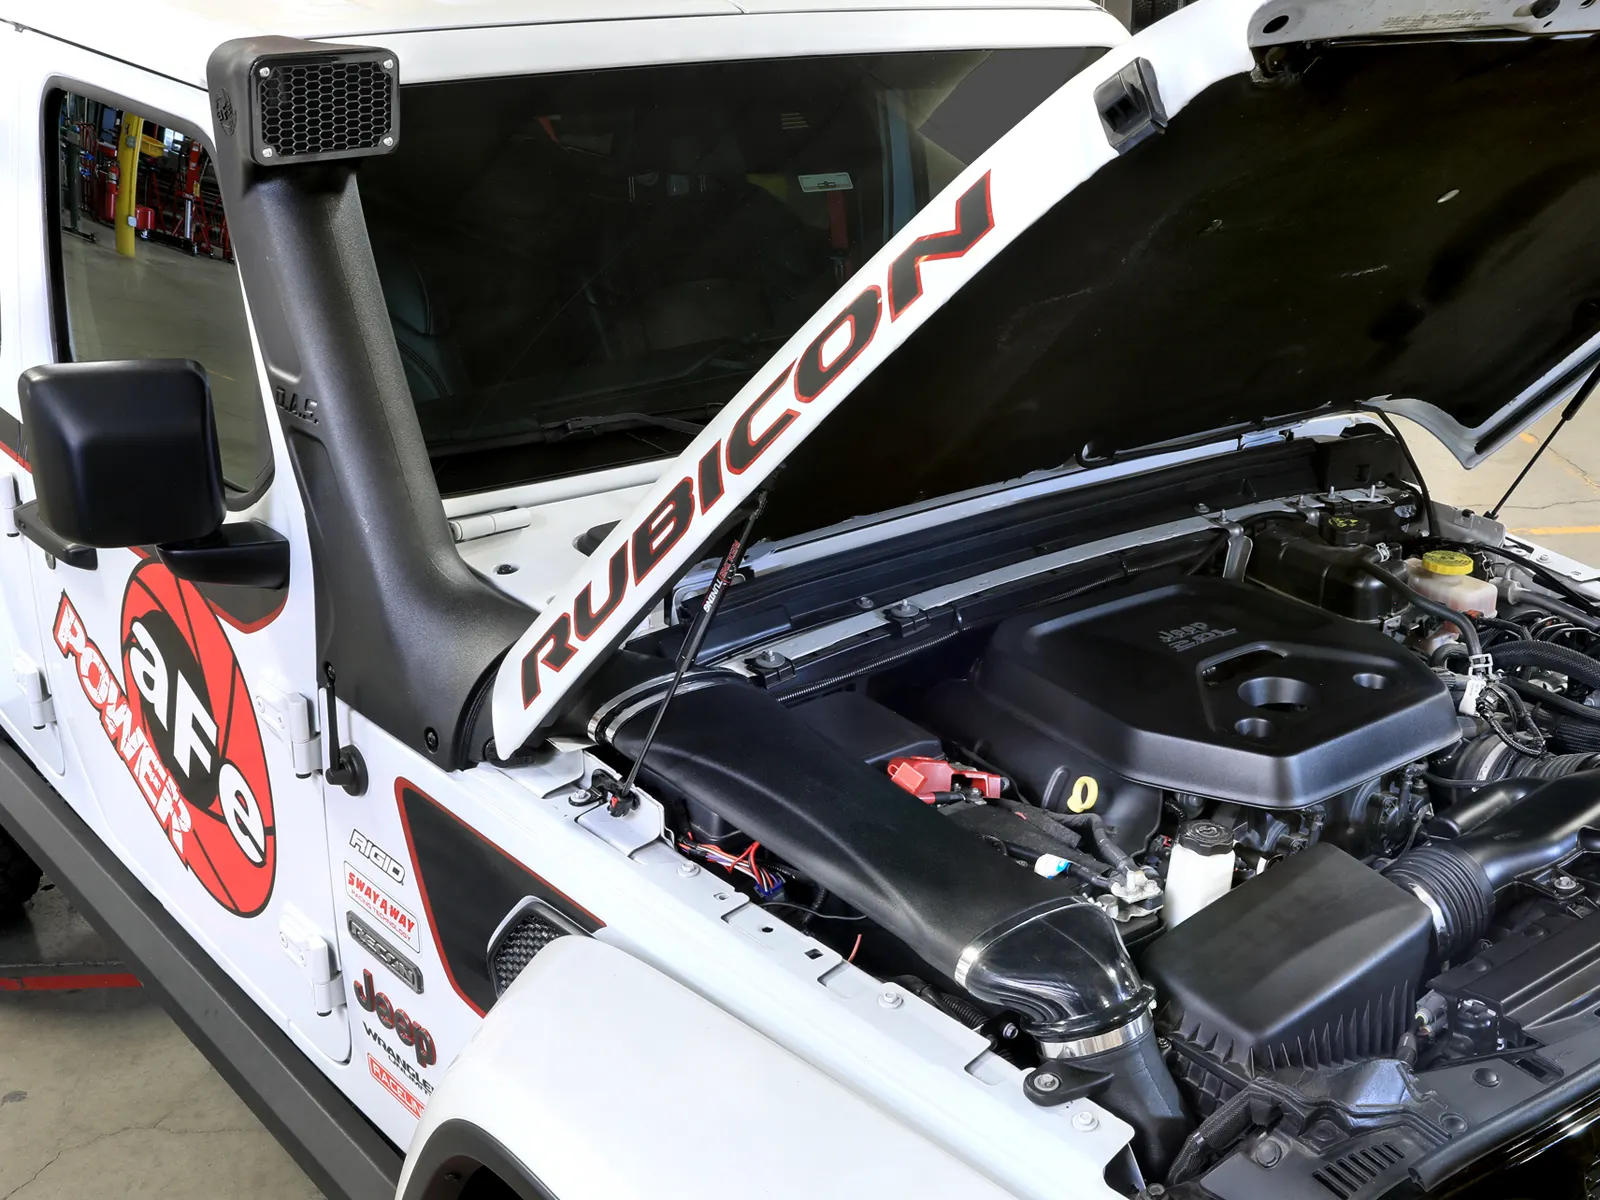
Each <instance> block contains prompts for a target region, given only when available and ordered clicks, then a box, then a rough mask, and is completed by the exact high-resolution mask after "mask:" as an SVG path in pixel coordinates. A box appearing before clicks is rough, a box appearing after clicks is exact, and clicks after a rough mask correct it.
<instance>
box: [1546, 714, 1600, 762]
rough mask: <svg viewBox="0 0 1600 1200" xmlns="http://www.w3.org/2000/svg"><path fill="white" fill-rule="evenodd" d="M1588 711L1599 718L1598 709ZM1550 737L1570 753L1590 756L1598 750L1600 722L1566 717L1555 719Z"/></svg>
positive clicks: (1584, 718) (1599, 744)
mask: <svg viewBox="0 0 1600 1200" xmlns="http://www.w3.org/2000/svg"><path fill="white" fill-rule="evenodd" d="M1590 711H1591V712H1593V713H1594V714H1595V716H1596V717H1597V718H1600V709H1591V710H1590ZM1550 737H1551V739H1552V740H1553V741H1555V742H1556V743H1557V744H1558V745H1560V746H1561V747H1562V748H1564V749H1566V750H1568V751H1570V752H1574V753H1589V754H1592V753H1594V752H1595V751H1597V750H1600V720H1593V721H1591V720H1589V719H1588V718H1586V717H1573V716H1566V715H1563V716H1560V717H1557V718H1556V723H1555V726H1554V727H1553V728H1552V729H1551V730H1550Z"/></svg>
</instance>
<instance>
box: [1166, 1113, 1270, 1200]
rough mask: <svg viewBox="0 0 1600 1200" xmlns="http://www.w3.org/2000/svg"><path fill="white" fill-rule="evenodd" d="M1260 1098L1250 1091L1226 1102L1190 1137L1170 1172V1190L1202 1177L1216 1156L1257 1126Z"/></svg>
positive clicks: (1168, 1177)
mask: <svg viewBox="0 0 1600 1200" xmlns="http://www.w3.org/2000/svg"><path fill="white" fill-rule="evenodd" d="M1256 1099H1257V1097H1256V1096H1255V1095H1253V1094H1252V1093H1251V1092H1250V1091H1249V1090H1248V1089H1246V1090H1245V1091H1242V1092H1239V1093H1238V1094H1236V1095H1234V1096H1232V1097H1230V1098H1229V1099H1227V1100H1224V1101H1223V1102H1222V1103H1221V1104H1219V1105H1218V1106H1217V1108H1216V1110H1215V1111H1214V1112H1212V1114H1211V1115H1210V1116H1209V1117H1207V1118H1206V1119H1205V1120H1204V1121H1201V1122H1200V1126H1199V1128H1197V1129H1196V1130H1195V1131H1194V1132H1193V1133H1191V1134H1190V1135H1189V1139H1188V1141H1186V1142H1185V1143H1184V1144H1183V1149H1182V1150H1180V1151H1178V1157H1177V1158H1175V1159H1173V1160H1172V1167H1171V1169H1170V1170H1168V1171H1167V1186H1168V1187H1176V1186H1177V1185H1178V1184H1180V1183H1187V1182H1188V1181H1189V1180H1190V1179H1192V1178H1193V1177H1194V1176H1196V1175H1198V1174H1199V1173H1200V1170H1201V1168H1202V1167H1204V1166H1205V1165H1206V1164H1207V1163H1208V1162H1210V1161H1211V1158H1212V1156H1213V1155H1215V1154H1217V1153H1220V1152H1221V1151H1222V1150H1224V1149H1226V1148H1227V1147H1229V1146H1231V1145H1233V1143H1234V1142H1236V1141H1238V1140H1239V1138H1241V1137H1243V1136H1244V1134H1245V1133H1247V1132H1248V1131H1249V1130H1250V1128H1251V1127H1252V1126H1253V1125H1254V1124H1255V1119H1254V1117H1253V1116H1252V1115H1251V1111H1250V1110H1251V1108H1252V1106H1253V1105H1254V1103H1255V1101H1256Z"/></svg>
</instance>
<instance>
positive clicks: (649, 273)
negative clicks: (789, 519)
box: [361, 48, 1100, 494]
mask: <svg viewBox="0 0 1600 1200" xmlns="http://www.w3.org/2000/svg"><path fill="white" fill-rule="evenodd" d="M1099 54H1100V50H1099V49H1093V48H1091V49H1064V50H1063V49H1038V50H1003V51H981V50H974V51H941V52H928V53H914V54H893V55H873V56H852V57H838V58H814V59H791V60H776V61H774V60H767V61H757V62H734V63H710V64H696V65H684V66H671V67H656V68H639V69H628V70H613V71H598V72H597V71H589V72H581V73H576V74H571V75H550V76H540V77H534V78H519V79H503V80H486V81H473V82H458V83H446V84H425V85H413V86H409V87H407V88H406V89H405V98H404V108H405V115H406V126H405V130H404V133H403V136H402V138H401V144H400V147H399V149H398V150H397V151H396V152H395V153H394V154H393V155H389V156H386V157H381V158H376V159H372V160H370V161H369V162H368V163H367V164H366V165H365V166H364V167H363V170H362V175H361V196H362V204H363V208H364V210H365V212H366V218H367V225H368V229H369V232H370V234H371V239H372V243H373V252H374V254H375V256H376V258H377V263H378V271H379V277H380V279H381V280H382V284H383V289H384V295H385V299H386V301H387V304H388V309H389V315H390V320H391V322H392V324H393V327H394V332H395V339H396V342H397V343H398V345H399V348H400V353H401V359H402V361H403V363H404V365H405V369H406V377H407V380H408V382H409V383H410V386H411V392H412V397H413V400H414V401H415V403H416V407H417V414H418V417H419V419H420V421H421V424H422V429H423V433H424V435H425V437H426V439H427V442H428V447H429V452H430V455H431V456H432V458H433V464H434V471H435V475H436V477H437V479H438V481H439V486H440V489H441V491H443V492H445V493H447V494H450V493H461V492H471V491H481V490H484V489H488V488H494V487H502V486H506V485H510V484H515V483H522V482H528V481H532V480H537V479H545V478H551V477H555V476H559V475H567V474H573V473H577V472H582V471H590V470H596V469H600V468H604V467H610V466H620V465H624V464H627V463H633V462H638V461H641V460H644V459H649V458H658V457H662V456H665V455H674V454H677V453H678V452H679V451H680V450H681V449H682V448H683V447H684V446H686V445H687V444H688V442H689V440H690V439H691V438H692V437H693V434H694V431H695V429H696V428H697V427H698V426H699V425H700V424H701V423H703V422H704V421H706V420H707V419H709V418H710V416H711V415H712V414H714V413H715V412H716V410H717V409H718V408H719V407H720V406H721V405H722V404H723V403H725V402H726V401H727V400H728V399H729V398H731V397H732V396H733V394H734V393H735V392H736V391H738V389H739V387H740V386H741V385H742V384H743V383H744V382H745V380H746V379H747V378H748V377H749V376H750V374H751V373H752V372H754V371H755V369H756V368H757V367H759V366H760V365H761V364H762V363H763V362H764V361H765V360H766V359H767V357H768V356H769V355H770V354H771V353H772V352H773V351H774V350H775V349H776V348H777V347H778V346H779V345H780V344H782V342H783V341H784V340H785V339H787V338H788V337H789V336H790V334H792V333H793V332H794V330H795V329H797V328H798V327H799V326H800V324H801V323H802V322H804V321H805V319H806V318H807V317H809V316H810V315H811V313H812V312H813V311H814V310H815V309H816V308H817V307H818V306H819V305H820V304H821V303H822V302H823V301H824V300H826V299H827V298H828V296H829V295H831V294H832V293H833V292H834V291H835V290H836V289H837V288H838V287H839V285H840V284H841V283H843V282H844V281H845V280H846V279H847V278H849V276H850V275H851V274H852V273H854V271H855V270H856V268H857V267H859V266H860V265H861V264H862V263H863V262H865V261H866V260H867V259H868V258H870V257H871V256H872V254H873V253H874V252H876V251H877V249H878V248H879V247H880V246H881V245H882V244H883V243H884V241H885V240H886V239H887V238H889V237H890V236H892V235H893V234H894V233H895V231H897V230H898V229H900V227H901V226H903V225H904V224H905V223H906V222H907V221H908V220H909V219H910V218H911V217H912V216H913V215H914V214H915V213H916V211H917V210H918V209H919V208H921V207H922V205H923V204H925V203H926V202H927V201H928V200H929V199H930V198H931V197H932V196H934V195H936V194H937V193H938V192H939V191H940V189H941V188H943V187H944V186H945V184H946V183H948V182H949V181H950V180H951V179H952V178H954V177H955V175H956V174H957V173H958V172H960V171H961V170H962V168H963V167H965V166H966V164H967V163H968V162H970V161H971V160H972V159H974V158H975V157H977V156H978V155H979V154H981V153H982V152H983V151H984V150H986V149H988V147H989V146H990V145H992V144H993V143H994V142H995V141H996V140H997V139H998V138H999V137H1000V136H1001V135H1002V134H1004V133H1005V132H1006V131H1007V130H1008V129H1010V128H1011V126H1012V125H1013V124H1015V123H1016V122H1017V120H1019V119H1020V118H1021V117H1023V116H1025V115H1026V114H1027V113H1028V112H1029V111H1031V110H1032V109H1033V108H1034V107H1035V106H1036V105H1038V103H1039V102H1040V101H1042V100H1043V99H1045V98H1046V97H1047V96H1049V95H1050V94H1051V93H1052V92H1053V91H1055V90H1056V89H1057V88H1058V87H1059V86H1060V85H1061V84H1062V83H1063V82H1065V81H1066V80H1067V79H1068V78H1070V77H1071V76H1072V75H1074V74H1075V73H1077V71H1079V70H1080V69H1081V68H1082V67H1083V66H1085V65H1086V64H1087V63H1088V62H1090V61H1092V60H1093V59H1094V58H1095V57H1097V56H1098V55H1099Z"/></svg>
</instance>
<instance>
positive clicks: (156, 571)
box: [54, 560, 277, 917]
mask: <svg viewBox="0 0 1600 1200" xmlns="http://www.w3.org/2000/svg"><path fill="white" fill-rule="evenodd" d="M121 625H122V630H121V635H122V646H121V650H122V653H121V658H122V665H123V673H122V679H121V680H119V679H118V677H117V672H116V671H115V670H114V669H113V668H112V667H111V665H110V663H109V662H108V661H107V660H106V658H105V656H104V655H103V654H102V653H101V651H100V648H99V646H97V645H96V644H95V642H94V641H93V639H91V638H90V637H89V634H88V630H87V629H86V628H85V626H84V622H83V618H82V617H81V616H79V615H78V610H77V609H76V608H75V607H74V606H73V603H72V601H71V600H70V599H69V598H68V596H67V594H66V593H65V592H62V593H61V603H60V605H59V607H58V608H57V610H56V620H55V630H54V638H55V643H56V648H57V649H58V650H60V652H61V654H62V656H63V657H64V658H70V659H72V660H73V662H74V664H75V665H76V667H77V673H78V684H79V686H80V687H81V688H82V689H83V694H84V696H85V697H87V698H88V700H89V702H90V703H91V704H92V705H94V707H95V710H96V711H97V712H98V713H99V714H100V724H101V728H102V729H103V730H104V732H105V735H106V739H107V741H109V742H110V743H111V746H112V748H113V749H114V750H115V751H116V753H117V756H118V757H119V758H121V759H122V762H123V765H124V766H125V767H126V768H127V770H128V774H129V775H131V776H132V777H133V782H134V785H135V786H136V787H137V788H138V789H139V792H140V794H141V795H143V797H144V799H145V802H146V803H147V804H148V805H149V806H150V811H151V812H152V813H153V814H154V815H155V818H156V820H157V821H158V822H160V824H161V828H162V831H163V832H164V833H165V834H166V836H167V840H168V841H169V842H170V843H171V844H172V849H173V851H174V852H175V853H176V854H177V856H178V858H179V860H180V861H181V862H182V863H183V864H184V866H185V867H187V868H188V869H189V871H190V872H191V873H192V874H193V875H194V877H195V878H196V879H197V880H199V881H200V885H201V886H202V887H203V888H205V890H206V891H207V893H209V894H210V896H211V898H212V899H214V900H215V901H216V902H217V903H218V904H220V905H222V907H223V908H225V909H227V910H228V911H229V912H232V913H236V914H237V915H239V916H241V917H253V916H255V915H256V914H258V913H259V912H261V910H262V909H264V908H265V907H266V906H267V901H268V900H269V899H270V898H271V896H272V886H273V878H274V875H275V873H276V871H277V846H276V842H277V831H276V829H275V827H274V824H273V811H272V786H271V783H270V781H269V779H268V776H267V764H266V755H265V751H264V750H263V748H262V744H261V730H260V728H259V727H258V726H257V724H256V717H255V713H254V711H253V710H252V709H251V706H250V701H249V696H250V689H249V687H248V686H247V685H246V683H245V679H244V673H243V671H241V670H240V668H239V664H238V661H237V660H236V659H235V658H234V656H233V647H232V646H231V645H230V644H229V642H228V638H227V635H226V634H225V633H223V631H222V626H221V625H220V624H219V623H218V621H217V618H216V615H215V613H213V612H212V611H211V608H210V606H209V605H207V604H206V602H205V600H204V599H203V598H202V597H201V596H200V593H199V592H198V591H196V590H195V588H194V587H193V585H191V584H189V583H186V582H183V581H180V580H178V579H176V578H175V577H174V576H173V574H172V572H171V571H169V570H168V569H167V568H166V567H165V566H164V565H162V564H161V563H160V562H157V561H154V560H150V561H147V562H144V563H142V564H141V565H140V566H139V567H138V568H137V569H136V570H135V571H134V572H133V574H132V575H131V576H130V577H129V579H128V585H127V588H126V589H125V591H124V592H123V597H122V622H121ZM123 680H125V681H126V684H124V682H123ZM130 685H131V686H130Z"/></svg>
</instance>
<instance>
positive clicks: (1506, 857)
mask: <svg viewBox="0 0 1600 1200" xmlns="http://www.w3.org/2000/svg"><path fill="white" fill-rule="evenodd" d="M1593 849H1600V770H1594V771H1580V772H1578V773H1577V774H1575V775H1567V776H1564V777H1562V778H1560V779H1552V780H1550V781H1549V782H1548V783H1545V784H1542V785H1541V786H1539V787H1538V788H1536V789H1534V790H1532V791H1530V792H1528V793H1527V794H1526V795H1525V796H1524V797H1523V798H1522V799H1521V800H1520V801H1518V802H1517V803H1516V804H1514V805H1513V806H1512V807H1510V808H1508V809H1505V810H1504V811H1502V812H1499V813H1497V814H1496V815H1495V816H1493V817H1491V818H1489V819H1488V820H1486V821H1484V822H1483V823H1482V824H1480V825H1477V826H1475V827H1473V828H1471V829H1469V830H1467V831H1466V832H1465V833H1463V834H1461V836H1460V837H1457V838H1456V839H1455V840H1454V841H1448V842H1438V843H1435V844H1433V845H1430V846H1424V847H1422V848H1421V849H1418V850H1413V851H1411V852H1410V853H1409V854H1405V855H1402V856H1401V857H1400V858H1399V859H1397V860H1396V861H1395V863H1394V865H1393V866H1391V867H1390V868H1389V870H1388V872H1387V874H1388V877H1389V878H1390V879H1392V880H1393V881H1394V882H1395V883H1397V884H1399V885H1400V886H1401V887H1403V888H1405V889H1406V890H1407V891H1409V892H1412V893H1414V894H1415V895H1416V896H1417V897H1418V898H1419V899H1420V900H1422V901H1423V903H1425V904H1427V905H1428V906H1429V907H1430V908H1431V909H1433V919H1434V929H1435V931H1436V932H1437V934H1438V949H1439V957H1440V958H1441V959H1443V960H1449V959H1453V958H1455V957H1456V956H1457V955H1459V954H1460V953H1461V952H1462V951H1463V950H1465V949H1466V948H1467V947H1469V946H1471V945H1472V943H1473V942H1475V941H1477V939H1478V938H1480V937H1482V936H1483V932H1484V930H1485V929H1487V928H1488V926H1489V921H1490V918H1492V917H1493V916H1494V897H1495V893H1496V892H1498V891H1499V890H1500V889H1502V888H1504V887H1506V886H1507V885H1509V884H1510V883H1512V882H1513V881H1514V880H1517V879H1519V878H1522V877H1525V876H1528V875H1535V874H1537V873H1538V872H1540V871H1543V870H1546V869H1547V868H1549V867H1553V866H1555V865H1556V864H1558V863H1561V862H1565V861H1566V860H1567V859H1569V858H1571V857H1573V856H1574V855H1576V854H1577V853H1578V852H1579V851H1580V850H1593Z"/></svg>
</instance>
